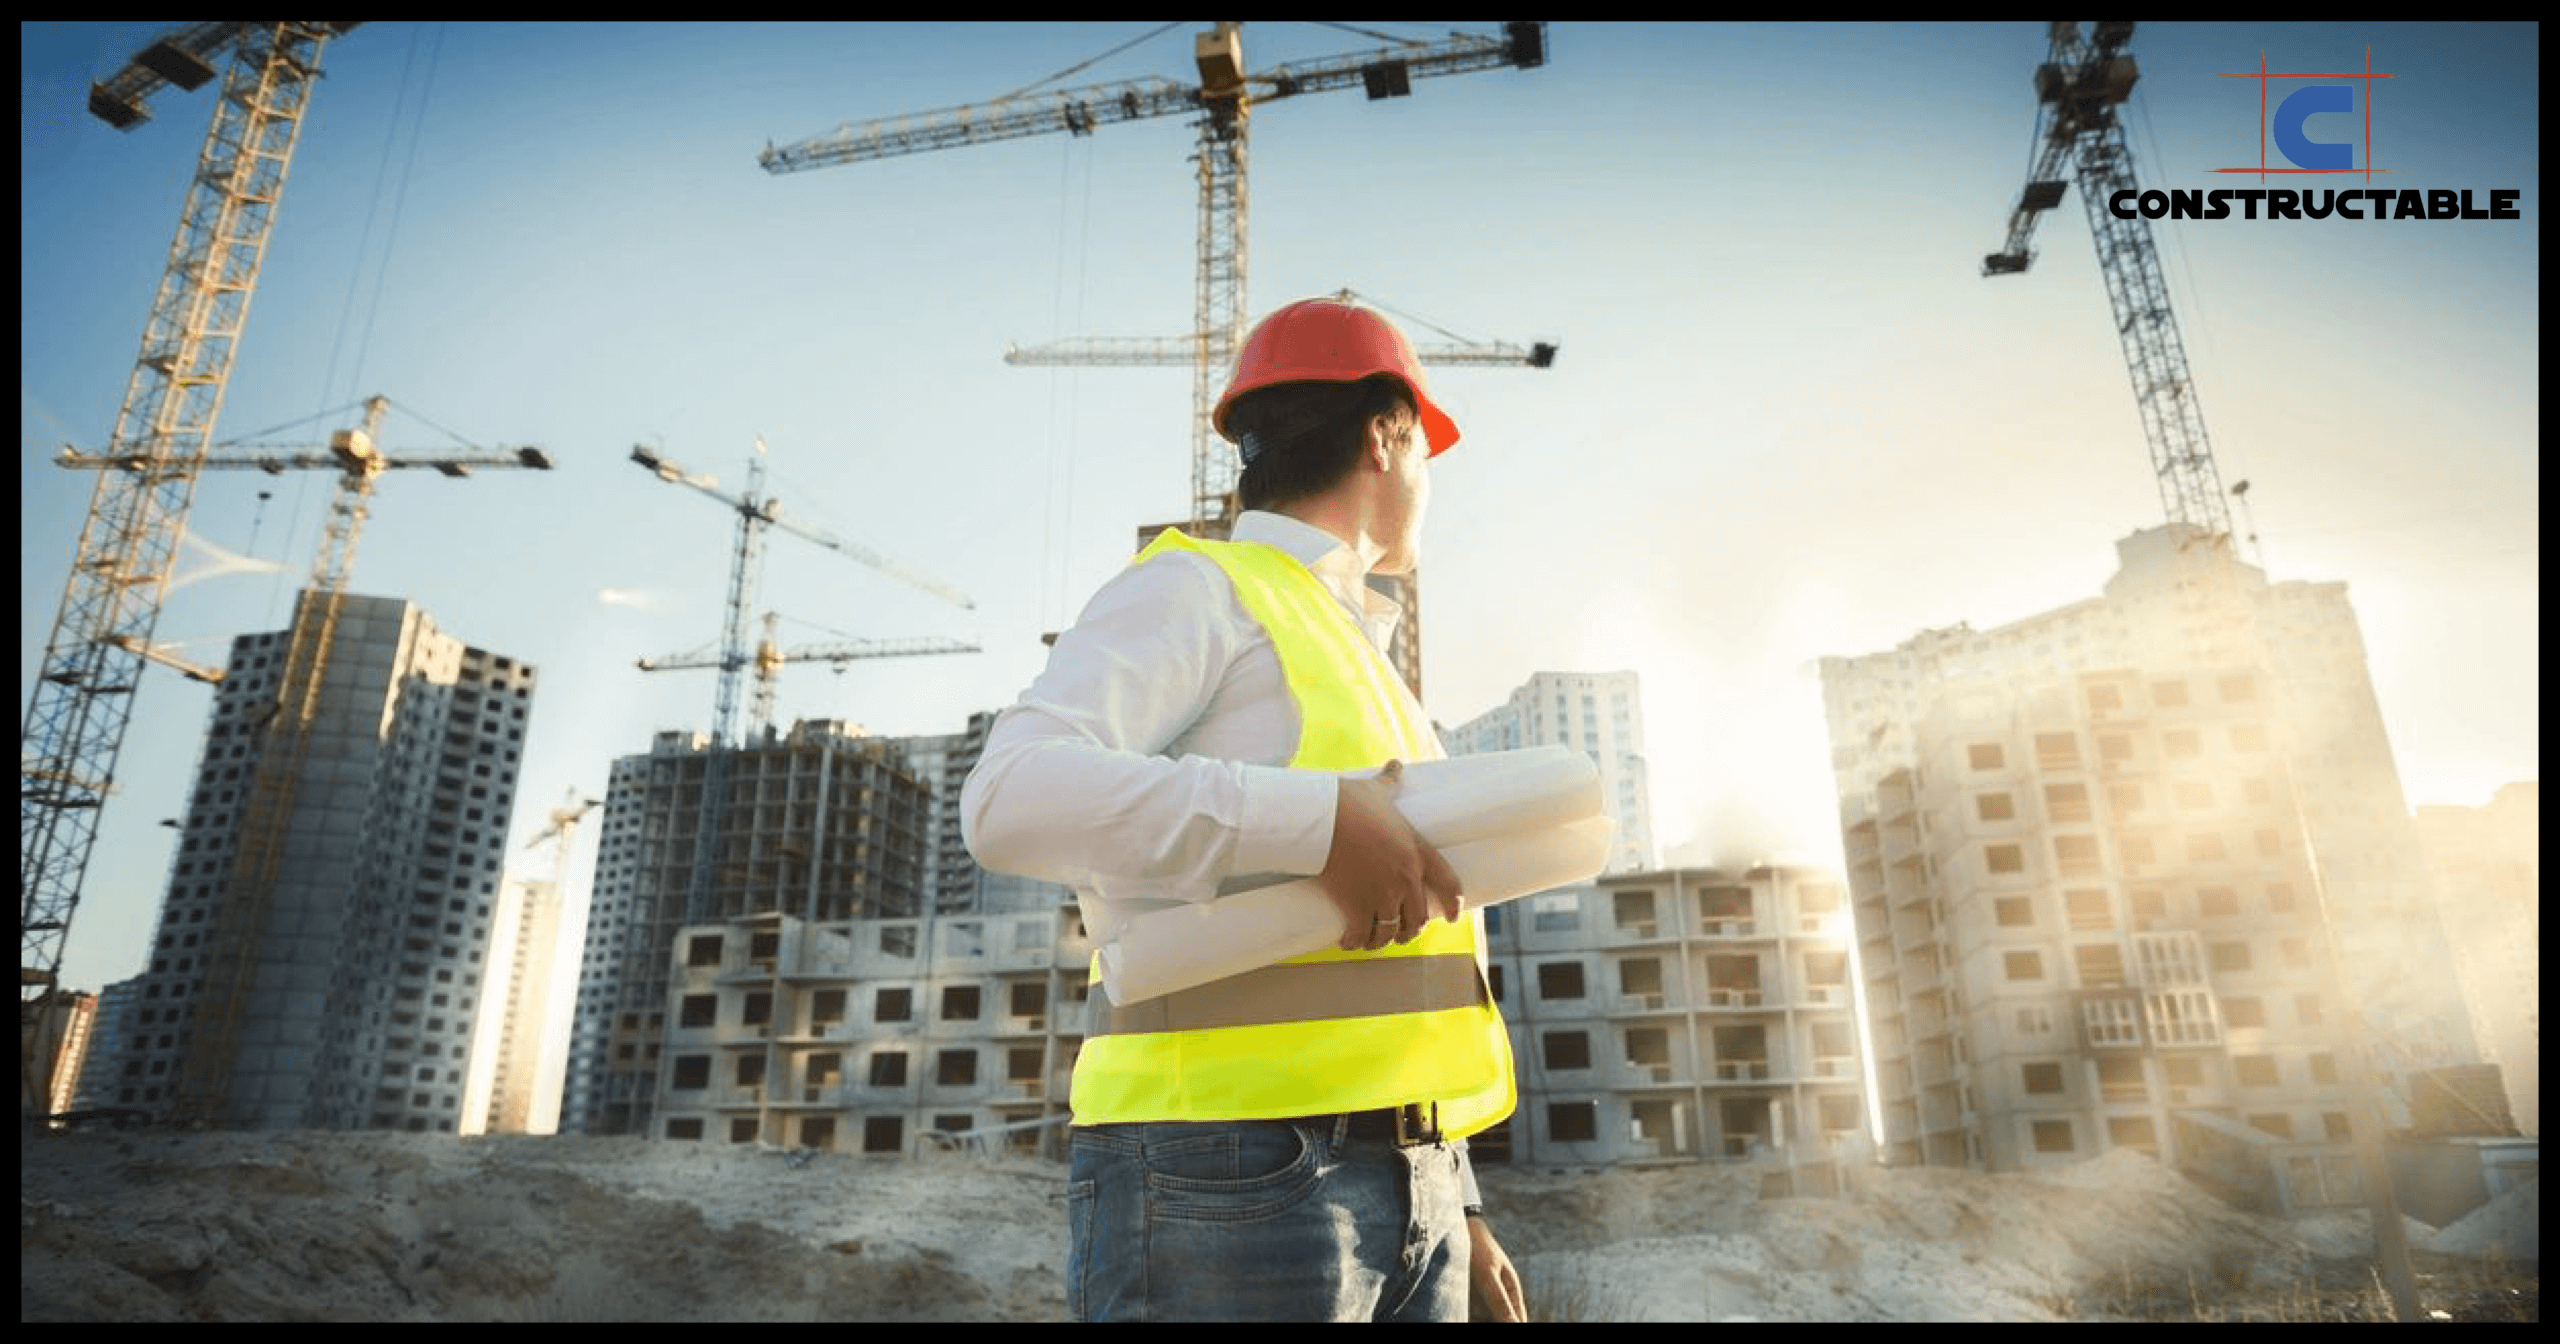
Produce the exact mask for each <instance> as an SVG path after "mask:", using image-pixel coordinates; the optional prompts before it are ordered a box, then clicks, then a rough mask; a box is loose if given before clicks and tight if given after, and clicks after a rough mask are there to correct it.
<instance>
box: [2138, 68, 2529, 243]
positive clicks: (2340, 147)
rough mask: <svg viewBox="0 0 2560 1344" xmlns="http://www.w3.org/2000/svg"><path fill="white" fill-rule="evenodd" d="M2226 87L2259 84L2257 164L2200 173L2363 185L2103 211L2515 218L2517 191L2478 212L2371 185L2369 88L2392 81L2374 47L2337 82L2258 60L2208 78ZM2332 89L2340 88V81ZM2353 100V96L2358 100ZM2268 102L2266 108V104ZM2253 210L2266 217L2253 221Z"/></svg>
mask: <svg viewBox="0 0 2560 1344" xmlns="http://www.w3.org/2000/svg"><path fill="white" fill-rule="evenodd" d="M2216 73H2218V74H2221V75H2222V77H2223V78H2225V79H2254V80H2256V81H2257V82H2258V162H2257V165H2256V166H2255V167H2249V168H2208V169H2206V170H2205V171H2206V172H2208V173H2215V174H2223V173H2255V174H2257V176H2258V181H2259V182H2261V183H2264V182H2265V181H2266V180H2267V177H2268V175H2269V174H2324V173H2361V174H2363V175H2364V180H2365V182H2366V183H2367V186H2366V187H2365V188H2363V189H2360V190H2347V191H2337V190H2287V189H2284V188H2281V187H2262V188H2258V189H2250V190H2239V191H2233V190H2228V189H2221V188H2216V189H2214V190H2210V191H2205V190H2192V191H2191V190H2175V191H2141V192H2135V191H2119V192H2117V193H2116V194H2115V195H2113V196H2111V197H2109V198H2108V199H2107V210H2108V212H2109V213H2110V214H2113V215H2114V216H2115V217H2116V218H2118V219H2133V218H2135V217H2137V216H2139V217H2140V218H2143V219H2161V218H2168V219H2228V218H2230V217H2231V214H2232V211H2233V208H2234V207H2235V206H2236V207H2238V209H2239V210H2240V212H2241V215H2242V217H2243V218H2247V219H2261V218H2264V219H2330V218H2333V217H2334V218H2338V219H2520V218H2522V217H2523V216H2522V215H2521V214H2520V213H2519V212H2518V210H2517V209H2516V199H2517V198H2518V197H2520V196H2522V195H2523V194H2524V193H2523V191H2522V190H2521V189H2518V190H2497V191H2491V192H2489V193H2487V195H2488V197H2489V203H2488V205H2487V206H2486V207H2482V206H2480V205H2477V204H2475V203H2474V202H2473V200H2472V192H2471V190H2470V189H2468V188H2465V189H2463V190H2460V191H2449V190H2443V189H2436V190H2428V191H2417V190H2402V191H2391V190H2386V189H2380V188H2375V187H2372V186H2371V185H2370V184H2371V183H2372V181H2373V178H2374V174H2376V173H2389V172H2391V171H2392V170H2391V169H2388V168H2377V167H2375V166H2374V161H2373V102H2374V98H2373V93H2374V83H2375V81H2377V80H2384V79H2397V78H2399V76H2398V75H2396V74H2390V73H2385V72H2382V71H2378V70H2375V69H2374V68H2373V48H2372V47H2370V46H2368V47H2366V48H2365V52H2364V69H2363V70H2362V71H2361V72H2349V73H2345V74H2297V73H2287V72H2277V71H2270V70H2268V69H2267V59H2266V57H2265V56H2263V55H2262V56H2260V57H2259V58H2258V68H2257V70H2256V72H2255V73H2241V74H2233V73H2230V72H2226V71H2217V72H2216ZM2275 80H2322V81H2330V82H2326V83H2310V84H2301V85H2299V86H2296V87H2291V88H2288V89H2286V90H2284V91H2283V92H2281V94H2279V93H2278V92H2277V91H2276V90H2274V89H2272V88H2271V87H2270V85H2271V83H2272V81H2275ZM2336 81H2346V82H2344V83H2340V82H2336ZM2359 95H2361V96H2359ZM2270 101H2272V102H2273V103H2274V107H2273V108H2272V110H2271V109H2270V108H2269V107H2268V103H2269V102H2270ZM2359 109H2361V111H2362V112H2363V116H2362V118H2361V119H2360V124H2361V131H2360V133H2359V134H2358V136H2357V138H2355V139H2346V140H2339V139H2328V138H2317V139H2315V138H2314V132H2315V131H2317V132H2318V133H2319V134H2320V135H2321V136H2323V137H2326V136H2333V135H2336V134H2338V133H2339V131H2340V130H2341V129H2343V128H2341V127H2339V126H2337V125H2336V124H2334V123H2329V122H2323V123H2320V124H2318V125H2317V126H2315V125H2313V124H2312V121H2311V119H2312V118H2313V117H2316V116H2319V115H2320V114H2322V113H2324V112H2344V113H2350V114H2352V113H2355V112H2357V111H2358V110H2359ZM2271 140H2272V141H2273V142H2274V144H2275V149H2276V153H2277V154H2278V155H2279V156H2280V157H2281V158H2282V160H2283V162H2281V163H2269V162H2268V161H2267V145H2268V142H2269V141H2271ZM2359 149H2361V150H2362V151H2363V153H2362V158H2363V163H2362V165H2361V166H2359V165H2358V164H2357V158H2358V154H2357V151H2358V150H2359ZM2261 208H2263V209H2264V211H2265V213H2264V214H2263V215H2261V214H2260V213H2259V212H2260V210H2261Z"/></svg>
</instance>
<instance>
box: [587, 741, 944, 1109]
mask: <svg viewBox="0 0 2560 1344" xmlns="http://www.w3.org/2000/svg"><path fill="white" fill-rule="evenodd" d="M706 760H707V753H706V752H705V751H704V740H703V738H702V736H701V735H700V734H695V733H661V734H659V735H658V738H657V740H656V742H655V743H654V744H653V746H652V748H651V750H650V752H649V754H647V755H645V756H630V757H624V758H623V759H622V760H620V761H617V762H615V764H614V768H613V772H612V775H611V778H610V780H609V782H608V784H607V788H606V796H605V806H604V825H603V829H602V830H601V831H600V832H599V835H598V841H597V854H596V875H595V885H594V890H593V895H592V898H591V900H590V903H589V915H588V924H587V940H586V950H585V953H584V957H583V964H582V971H581V977H580V983H579V988H578V1010H577V1018H576V1022H575V1025H574V1027H573V1030H572V1035H571V1045H570V1060H569V1068H568V1076H567V1079H566V1081H565V1083H564V1087H563V1094H562V1100H561V1117H560V1125H561V1128H562V1129H563V1130H568V1131H572V1132H581V1133H605V1134H648V1133H654V1132H656V1129H657V1127H656V1126H655V1125H654V1124H653V1123H652V1107H653V1105H654V1102H655V1098H656V1096H657V1093H658V1082H659V1076H660V1073H661V1071H662V1063H663V1052H664V1048H665V1044H666V1038H667V1033H668V1031H669V1029H670V1027H671V1026H672V1024H673V1023H672V1019H670V1018H669V1016H668V1009H669V1005H670V1002H671V995H672V993H673V989H672V986H671V981H670V967H671V964H672V961H671V958H672V955H673V952H674V949H675V947H676V934H677V930H679V929H680V928H683V927H685V926H686V925H687V924H688V923H689V922H693V920H692V919H691V918H690V916H692V915H693V914H695V913H699V914H700V915H701V916H702V917H703V918H706V919H709V920H715V921H726V920H729V919H735V918H742V917H747V916H754V915H764V914H786V915H789V916H791V917H792V918H795V919H798V920H800V921H803V922H806V923H825V922H831V921H842V920H850V919H864V918H877V917H882V916H900V917H908V918H913V917H916V916H918V915H920V914H922V913H923V912H924V911H925V909H926V905H927V901H926V893H925V890H924V887H923V880H924V853H925V848H926V846H927V844H928V830H929V815H930V809H931V807H932V802H933V794H932V790H931V788H930V787H929V785H928V784H927V782H926V781H925V780H922V779H920V778H918V777H917V775H916V773H915V771H914V770H913V769H912V767H911V766H910V765H909V763H908V761H907V760H906V758H905V757H904V755H903V754H901V753H900V751H899V750H898V749H897V747H896V745H895V744H894V743H892V742H890V741H888V740H885V739H881V738H874V737H864V736H860V735H859V732H858V730H852V729H850V728H849V727H848V726H847V725H844V724H841V723H838V722H835V721H831V720H804V721H802V722H800V723H797V724H795V725H793V727H792V728H791V730H790V731H789V732H788V733H784V734H768V735H767V736H765V737H764V738H763V739H762V740H760V741H758V742H755V743H752V744H750V745H748V746H745V747H741V748H736V749H733V750H732V751H731V753H730V759H729V761H728V765H727V777H726V793H727V797H726V800H725V805H724V806H723V808H722V809H721V810H720V811H719V813H718V814H717V817H716V818H715V821H714V826H713V829H712V832H711V833H712V834H713V835H714V836H715V837H716V840H715V843H716V845H717V850H716V851H715V853H714V855H713V863H712V867H711V873H710V877H711V881H710V886H709V892H708V898H709V899H708V903H707V908H706V909H705V910H703V911H701V912H689V911H688V909H687V901H688V893H689V891H690V888H691V884H692V881H693V875H694V853H695V847H696V844H697V840H698V837H700V836H701V835H702V834H704V828H703V821H704V815H703V779H704V774H705V765H706Z"/></svg>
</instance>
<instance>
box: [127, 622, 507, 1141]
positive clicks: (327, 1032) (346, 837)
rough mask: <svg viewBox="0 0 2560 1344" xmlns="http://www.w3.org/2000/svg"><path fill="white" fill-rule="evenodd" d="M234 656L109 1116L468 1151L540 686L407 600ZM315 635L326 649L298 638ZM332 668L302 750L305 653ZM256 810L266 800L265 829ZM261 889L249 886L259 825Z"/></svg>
mask: <svg viewBox="0 0 2560 1344" xmlns="http://www.w3.org/2000/svg"><path fill="white" fill-rule="evenodd" d="M326 607H327V604H326V603H325V602H323V601H319V600H315V595H314V594H310V593H306V594H304V596H303V599H302V601H301V602H300V604H299V606H298V608H297V611H296V614H295V620H296V622H297V625H296V628H295V630H292V631H277V632H272V633H266V634H255V635H244V636H241V637H240V638H239V639H237V640H235V641H234V642H233V644H232V650H231V657H230V663H229V668H228V672H227V674H226V675H225V677H224V678H223V680H222V683H221V685H220V687H219V689H218V690H217V691H216V692H215V695H214V703H213V712H212V716H211V722H210V723H209V725H208V727H207V730H206V734H205V742H204V754H203V757H202V759H201V760H200V761H199V762H198V764H197V768H196V776H195V789H194V792H193V794H192V796H191V797H190V799H189V801H188V807H187V814H186V819H185V823H184V826H183V828H182V829H181V831H180V832H179V841H178V850H177V855H176V858H175V861H174V866H173V870H172V872H171V874H170V879H169V889H168V895H167V898H166V900H165V902H164V904H163V905H162V907H161V912H160V922H159V928H158V930H157V932H156V933H155V934H154V936H153V939H152V944H151V955H150V960H149V963H148V965H147V966H146V968H145V970H144V971H143V973H142V975H141V976H139V977H138V978H137V980H136V981H135V982H134V983H133V986H132V989H131V991H130V992H131V994H132V1003H131V1004H130V1006H129V1018H128V1021H127V1025H126V1030H125V1032H124V1033H123V1045H122V1048H121V1049H120V1050H119V1051H118V1052H117V1057H116V1058H115V1059H113V1060H111V1061H107V1067H108V1068H109V1069H110V1070H112V1073H111V1075H110V1076H109V1078H108V1079H102V1080H101V1085H100V1086H99V1087H98V1088H97V1089H95V1091H93V1093H92V1095H96V1096H98V1097H99V1098H100V1099H101V1100H102V1101H106V1102H108V1103H109V1104H114V1105H120V1106H132V1107H137V1108H140V1109H143V1110H146V1111H151V1112H156V1113H159V1114H163V1115H167V1116H171V1117H172V1118H181V1119H186V1120H189V1121H191V1122H200V1123H209V1124H216V1125H221V1126H226V1127H236V1128H251V1129H282V1128H310V1129H405V1130H424V1131H439V1132H448V1133H450V1132H457V1131H459V1130H461V1129H463V1128H465V1127H466V1126H465V1125H464V1116H463V1112H462V1106H463V1093H464V1090H465V1083H466V1074H467V1070H468V1067H469V1062H470V1056H471V1048H472V1037H473V1028H474V1021H473V1019H474V1015H475V1013H476V1012H477V1010H478V1007H479V1003H480V997H481V988H482V984H483V981H484V978H485V976H486V975H487V973H488V965H487V957H488V949H489V941H490V931H491V916H492V911H493V908H494V907H495V905H496V904H497V899H498V883H499V877H500V869H501V866H502V863H503V861H504V859H505V855H506V842H507V829H508V825H509V821H510V818H511V817H512V815H513V813H514V808H515V790H516V775H517V769H518V765H519V762H520V760H521V758H522V754H523V750H524V741H525V732H526V729H527V723H528V717H529V714H530V712H531V709H532V703H533V688H534V669H533V668H532V667H531V666H529V665H526V664H523V663H519V662H516V661H514V660H512V659H509V658H507V657H505V656H503V655H500V654H496V653H492V652H489V651H488V650H485V649H478V648H474V647H472V646H470V645H467V644H465V643H463V642H462V641H461V640H459V639H456V638H454V637H453V636H450V635H447V634H445V633H443V632H442V631H440V630H438V629H437V628H436V626H435V623H434V622H433V621H432V620H430V619H429V618H428V617H427V615H426V613H425V612H423V611H421V610H419V609H418V608H417V607H415V606H413V605H411V604H409V603H407V602H405V601H401V600H399V599H397V598H384V597H358V596H353V595H346V596H344V597H342V598H341V600H340V602H339V604H338V606H337V609H336V611H335V619H334V622H333V623H330V624H327V625H326V626H325V628H326V629H327V631H328V635H327V638H326V639H325V641H322V640H320V639H319V638H318V636H317V635H316V634H314V633H312V632H311V631H306V630H305V629H304V627H305V626H306V625H309V624H310V623H312V622H315V621H319V620H321V618H322V614H323V612H324V611H325V610H326ZM297 635H309V636H310V637H309V638H305V639H297ZM312 648H319V649H321V651H322V656H321V659H320V661H318V662H317V663H316V664H314V665H316V666H317V667H318V668H319V669H320V677H319V685H318V689H317V696H316V698H314V699H312V700H311V701H310V702H309V703H310V705H311V710H310V713H309V717H308V719H307V721H305V722H304V723H303V724H302V727H301V729H300V731H298V732H294V733H286V732H279V731H276V730H274V728H273V723H274V721H275V720H276V718H277V716H278V714H279V713H280V709H279V699H280V691H281V689H282V688H283V685H284V682H285V679H286V664H287V662H288V654H289V651H292V650H308V649H312ZM253 794H255V795H257V796H258V797H260V798H263V799H264V800H266V801H265V803H264V804H263V810H262V809H261V807H253V805H252V798H253ZM260 820H263V821H264V822H265V823H266V824H267V825H268V828H269V834H270V835H271V836H273V837H274V839H273V840H272V843H271V845H270V846H269V847H268V848H267V849H265V850H264V851H262V852H265V853H268V854H270V855H271V863H270V864H269V865H268V866H267V869H266V871H267V872H268V874H269V876H268V878H267V879H266V880H263V881H260V880H256V879H255V878H254V877H249V878H248V880H245V881H244V880H243V875H236V874H235V873H234V871H233V870H234V868H235V866H237V865H238V864H239V863H241V862H242V861H243V857H242V856H243V853H244V841H245V840H246V839H247V835H246V832H247V831H248V829H249V827H250V826H251V825H252V824H253V823H255V822H257V821H260Z"/></svg>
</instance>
